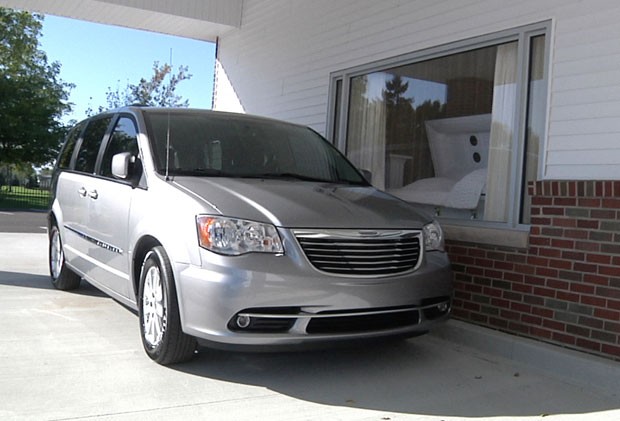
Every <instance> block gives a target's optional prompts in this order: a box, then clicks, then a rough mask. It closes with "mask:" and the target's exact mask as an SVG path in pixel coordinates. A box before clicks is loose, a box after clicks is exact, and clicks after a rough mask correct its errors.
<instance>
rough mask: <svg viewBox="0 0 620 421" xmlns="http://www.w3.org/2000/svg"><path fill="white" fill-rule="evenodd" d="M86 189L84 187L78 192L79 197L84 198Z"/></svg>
mask: <svg viewBox="0 0 620 421" xmlns="http://www.w3.org/2000/svg"><path fill="white" fill-rule="evenodd" d="M86 193H87V192H86V189H85V188H84V187H82V188H80V189H79V190H78V194H79V195H80V197H86Z"/></svg>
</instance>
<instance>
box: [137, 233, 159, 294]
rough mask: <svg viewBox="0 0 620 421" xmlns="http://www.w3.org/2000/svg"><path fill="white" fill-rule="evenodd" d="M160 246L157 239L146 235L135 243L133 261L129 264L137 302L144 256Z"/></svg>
mask: <svg viewBox="0 0 620 421" xmlns="http://www.w3.org/2000/svg"><path fill="white" fill-rule="evenodd" d="M157 246H162V244H161V242H160V241H159V240H157V238H155V237H153V236H151V235H146V236H144V237H142V238H140V240H139V241H138V242H137V243H136V247H135V248H134V252H133V259H132V262H131V277H132V279H131V282H132V286H133V292H134V295H135V297H136V302H138V301H137V300H138V291H140V272H141V271H142V263H143V262H144V258H145V257H146V254H147V253H148V252H149V250H151V249H152V248H153V247H157Z"/></svg>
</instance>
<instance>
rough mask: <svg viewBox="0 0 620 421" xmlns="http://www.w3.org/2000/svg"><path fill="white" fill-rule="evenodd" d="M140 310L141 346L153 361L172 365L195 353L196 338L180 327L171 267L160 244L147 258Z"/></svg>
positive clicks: (143, 275)
mask: <svg viewBox="0 0 620 421" xmlns="http://www.w3.org/2000/svg"><path fill="white" fill-rule="evenodd" d="M138 312H139V315H140V337H141V338H142V345H143V346H144V350H145V351H146V353H147V355H148V356H149V357H150V358H151V359H152V360H153V361H155V362H156V363H158V364H161V365H169V364H175V363H180V362H184V361H188V360H190V359H191V358H192V357H193V356H194V351H195V350H196V339H195V338H193V337H192V336H189V335H187V334H185V333H184V332H183V330H182V329H181V317H180V313H179V304H178V300H177V294H176V288H175V284H174V276H173V272H172V266H171V265H170V260H169V259H168V256H167V255H166V252H165V251H164V249H163V247H161V246H157V247H154V248H153V249H151V250H150V251H149V252H148V253H147V254H146V257H145V258H144V262H143V264H142V269H141V272H140V288H139V292H138Z"/></svg>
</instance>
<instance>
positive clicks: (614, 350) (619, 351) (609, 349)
mask: <svg viewBox="0 0 620 421" xmlns="http://www.w3.org/2000/svg"><path fill="white" fill-rule="evenodd" d="M601 350H602V352H604V353H605V354H609V355H614V356H616V357H620V346H615V345H608V344H603V346H602V349H601Z"/></svg>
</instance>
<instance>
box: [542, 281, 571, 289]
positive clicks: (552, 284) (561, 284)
mask: <svg viewBox="0 0 620 421" xmlns="http://www.w3.org/2000/svg"><path fill="white" fill-rule="evenodd" d="M545 284H546V286H547V287H549V288H553V289H564V290H568V289H569V287H570V284H569V283H568V282H566V281H560V280H558V279H547V282H546V283H545Z"/></svg>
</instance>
